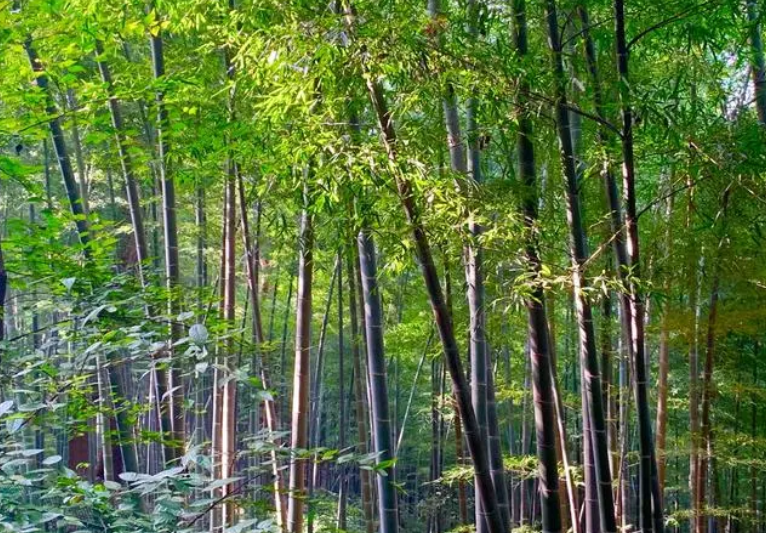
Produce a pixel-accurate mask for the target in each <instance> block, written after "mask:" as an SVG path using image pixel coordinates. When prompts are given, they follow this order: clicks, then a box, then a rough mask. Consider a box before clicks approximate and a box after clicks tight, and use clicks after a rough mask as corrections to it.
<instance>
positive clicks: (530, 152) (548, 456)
mask: <svg viewBox="0 0 766 533" xmlns="http://www.w3.org/2000/svg"><path fill="white" fill-rule="evenodd" d="M525 4H526V3H525V1H524V0H514V2H513V17H514V20H515V23H516V24H515V25H514V29H515V32H514V41H515V44H516V50H517V53H518V54H519V56H520V57H526V56H527V53H528V45H527V19H526V5H525ZM528 93H529V84H528V81H527V80H525V79H523V80H522V82H521V87H520V89H519V96H518V99H517V102H516V105H517V108H518V112H519V114H520V116H519V137H518V153H519V174H520V177H521V181H522V183H523V185H524V197H523V201H522V212H523V216H524V226H525V229H526V231H527V232H528V233H527V236H526V239H527V241H526V245H525V255H526V260H527V268H528V271H529V273H530V274H531V275H532V276H533V278H534V280H535V286H534V288H533V290H532V295H531V298H528V299H527V300H526V301H525V306H526V309H527V316H528V323H529V326H528V327H529V352H530V362H531V366H532V387H533V391H532V393H533V396H534V402H535V427H536V428H537V457H538V462H539V479H540V511H541V515H542V527H543V531H546V532H548V533H558V532H560V531H561V504H560V502H559V490H558V461H557V458H556V442H555V439H556V435H555V431H554V424H555V402H554V398H553V383H552V382H551V358H550V346H549V334H548V320H547V316H546V312H545V304H544V301H545V295H544V293H543V288H542V285H541V284H540V283H539V277H540V270H541V262H540V258H539V256H538V250H537V237H536V235H535V232H536V229H535V226H536V225H537V204H538V202H537V200H538V199H537V177H536V169H535V158H534V148H533V145H532V122H531V120H530V116H529V114H528V111H527V109H526V106H527V99H528V96H529V95H528Z"/></svg>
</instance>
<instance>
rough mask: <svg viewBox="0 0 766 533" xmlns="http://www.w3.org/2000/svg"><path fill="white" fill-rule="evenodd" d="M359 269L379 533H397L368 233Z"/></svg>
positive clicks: (374, 268) (380, 330)
mask: <svg viewBox="0 0 766 533" xmlns="http://www.w3.org/2000/svg"><path fill="white" fill-rule="evenodd" d="M357 244H358V246H359V265H360V272H361V277H362V294H363V296H364V312H365V324H366V327H367V371H368V373H369V375H370V387H371V393H372V399H373V403H372V413H373V420H374V426H373V432H372V434H373V443H374V448H375V453H376V454H377V456H378V457H377V460H378V465H379V467H378V468H379V469H378V471H377V476H376V477H377V480H378V506H379V512H380V526H379V528H380V529H379V530H380V533H396V532H397V531H398V529H399V518H398V513H397V502H396V488H395V487H394V484H393V479H392V476H393V462H392V461H393V459H394V454H393V451H394V449H393V442H392V440H391V420H390V417H389V412H388V386H387V383H386V359H385V354H384V351H383V323H382V311H381V304H380V291H379V288H378V281H377V276H378V273H377V266H376V259H375V245H374V243H373V241H372V237H371V236H370V234H369V232H368V231H367V230H365V229H363V230H361V231H360V232H359V237H358V239H357Z"/></svg>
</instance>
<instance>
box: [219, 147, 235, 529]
mask: <svg viewBox="0 0 766 533" xmlns="http://www.w3.org/2000/svg"><path fill="white" fill-rule="evenodd" d="M228 166H229V169H228V173H227V177H226V184H225V191H224V193H225V198H224V201H225V202H226V210H225V212H226V214H225V217H224V227H225V233H224V235H225V236H224V249H223V254H224V271H223V320H224V321H225V322H226V324H227V325H228V327H229V328H235V327H236V325H235V318H236V317H235V312H236V276H237V274H236V268H237V244H236V243H237V241H236V237H237V221H236V217H237V191H236V189H237V178H236V164H235V163H234V162H233V161H231V160H229V162H228ZM234 354H235V346H234V337H233V335H229V336H228V337H227V340H226V346H225V347H224V358H222V361H221V363H222V364H221V366H223V367H224V368H226V372H227V373H231V372H234V370H235V369H234V365H235V361H234ZM236 385H237V382H236V380H234V379H226V380H225V382H224V384H223V386H222V388H221V391H220V394H221V398H222V402H221V403H222V407H221V451H220V475H221V479H229V478H231V477H233V475H234V470H235V458H236V449H237V435H236V429H237V424H236V394H237V386H236ZM221 488H222V490H221V493H220V497H222V498H228V499H227V500H226V502H225V503H224V505H223V508H222V514H221V524H220V526H221V527H224V528H226V527H231V526H232V525H233V523H234V517H235V515H234V513H235V509H234V502H233V500H232V499H231V498H230V497H229V495H230V494H231V492H232V490H233V486H232V485H231V484H228V483H227V484H226V485H224V486H223V487H221Z"/></svg>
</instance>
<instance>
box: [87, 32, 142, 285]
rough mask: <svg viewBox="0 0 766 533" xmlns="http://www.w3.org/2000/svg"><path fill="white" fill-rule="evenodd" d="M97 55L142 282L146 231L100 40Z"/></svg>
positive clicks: (125, 140) (118, 110) (126, 143)
mask: <svg viewBox="0 0 766 533" xmlns="http://www.w3.org/2000/svg"><path fill="white" fill-rule="evenodd" d="M96 55H97V57H98V58H99V60H98V70H99V72H100V73H101V80H102V81H103V82H104V85H105V86H106V94H107V97H108V99H109V100H108V103H109V114H110V116H111V119H112V127H114V135H115V140H116V142H117V152H118V154H119V156H120V165H121V166H122V176H123V179H124V180H125V191H126V193H127V198H128V207H129V210H130V220H131V223H132V225H133V237H134V239H135V241H136V255H137V258H138V260H137V264H138V267H137V268H138V274H139V277H140V280H141V283H145V279H144V274H143V269H144V268H145V267H146V260H147V259H148V257H149V250H148V248H147V245H146V231H145V230H144V221H143V212H142V209H141V200H140V198H139V195H138V184H137V183H136V178H135V175H134V173H133V162H132V160H131V157H130V152H129V149H128V139H127V137H126V135H125V126H124V121H123V118H122V109H121V105H120V101H119V100H118V99H117V98H116V97H115V96H114V82H113V80H112V74H111V72H110V70H109V65H108V64H107V63H106V61H105V60H104V59H103V57H104V47H103V45H102V43H101V41H100V40H96Z"/></svg>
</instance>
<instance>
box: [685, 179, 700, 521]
mask: <svg viewBox="0 0 766 533" xmlns="http://www.w3.org/2000/svg"><path fill="white" fill-rule="evenodd" d="M687 184H688V183H687ZM693 212H694V204H693V190H692V188H691V187H690V188H689V206H688V211H687V214H686V217H687V218H686V229H687V232H689V234H690V235H692V239H693V238H694V237H693V233H692V232H691V222H692V215H693ZM690 244H691V246H692V247H693V246H694V241H692V242H691V243H690ZM692 249H693V248H692ZM689 255H690V258H691V259H690V261H689V265H688V272H687V277H688V279H689V280H690V281H691V288H690V289H691V290H690V291H689V308H690V309H691V310H692V321H693V326H692V335H691V339H690V342H689V434H690V441H691V442H690V452H689V497H690V507H691V511H692V516H691V523H692V524H694V525H696V523H697V517H696V512H697V505H696V501H697V467H698V464H699V439H700V422H699V323H700V305H699V301H700V285H701V284H700V282H699V274H698V262H699V260H698V259H699V258H698V257H697V252H696V251H695V252H693V253H691V254H689Z"/></svg>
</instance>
